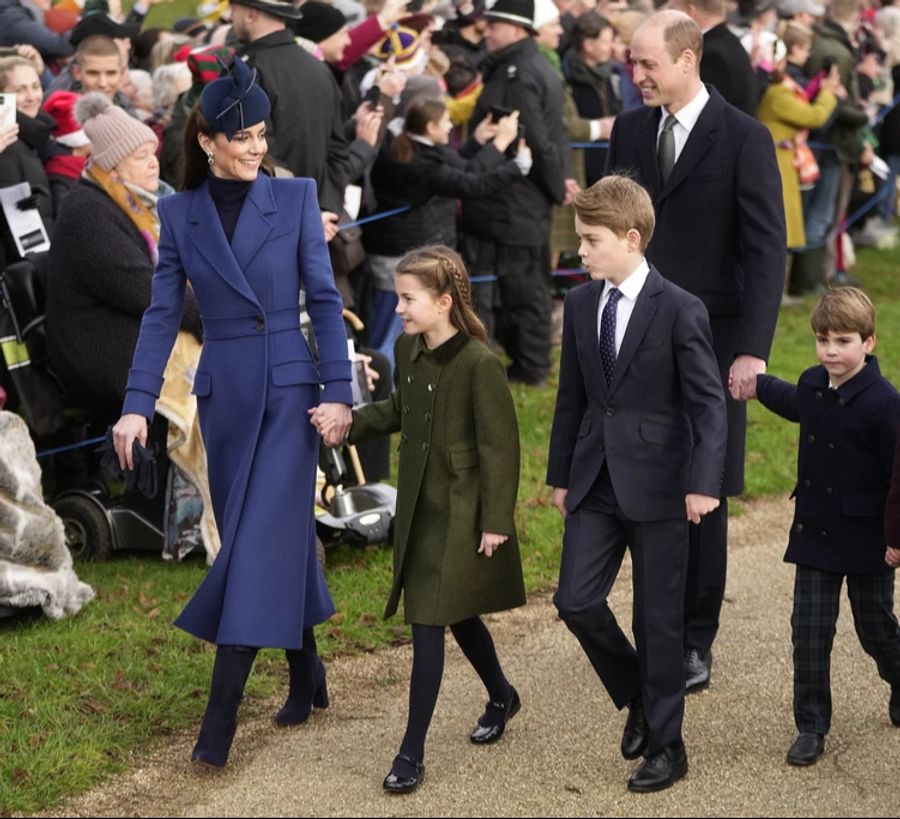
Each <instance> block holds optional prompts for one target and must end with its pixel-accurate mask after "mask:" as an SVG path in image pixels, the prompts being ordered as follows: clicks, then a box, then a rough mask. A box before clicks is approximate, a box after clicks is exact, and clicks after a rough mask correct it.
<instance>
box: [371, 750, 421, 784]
mask: <svg viewBox="0 0 900 819" xmlns="http://www.w3.org/2000/svg"><path fill="white" fill-rule="evenodd" d="M398 759H402V760H403V761H404V762H406V763H408V764H409V765H410V766H411V767H412V768H413V769H414V771H415V773H414V774H413V775H412V776H398V775H397V774H395V773H394V771H393V769H392V770H391V772H390V773H389V774H388V775H387V776H386V777H385V778H384V782H382V783H381V784H382V786H383V787H384V789H385V790H386V791H387V792H388V793H412V792H413V791H414V790H415V789H416V788H418V787H419V783H420V782H421V781H422V778H423V777H424V776H425V763H424V762H419V761H418V760H415V759H413V758H412V757H411V756H406V754H397V756H396V758H395V759H394V763H395V764H396V761H397V760H398Z"/></svg>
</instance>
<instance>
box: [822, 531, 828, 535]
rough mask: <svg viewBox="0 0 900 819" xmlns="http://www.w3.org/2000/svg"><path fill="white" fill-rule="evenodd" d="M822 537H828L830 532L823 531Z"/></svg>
mask: <svg viewBox="0 0 900 819" xmlns="http://www.w3.org/2000/svg"><path fill="white" fill-rule="evenodd" d="M822 537H828V532H826V531H825V530H824V529H823V530H822Z"/></svg>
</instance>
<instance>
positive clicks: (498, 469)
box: [350, 333, 525, 626]
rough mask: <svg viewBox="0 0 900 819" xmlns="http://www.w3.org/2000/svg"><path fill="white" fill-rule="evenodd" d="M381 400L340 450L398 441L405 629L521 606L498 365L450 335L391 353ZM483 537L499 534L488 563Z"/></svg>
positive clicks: (417, 339)
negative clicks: (387, 392) (385, 438)
mask: <svg viewBox="0 0 900 819" xmlns="http://www.w3.org/2000/svg"><path fill="white" fill-rule="evenodd" d="M395 358H396V361H397V376H396V378H395V384H396V386H395V388H394V391H393V393H391V397H390V398H388V399H387V400H385V401H379V402H377V403H374V404H367V405H365V406H363V407H360V408H358V409H355V410H354V412H353V426H352V428H351V430H350V440H351V442H355V441H361V440H366V439H369V438H374V437H378V436H381V435H388V434H390V433H392V432H400V446H399V453H400V455H399V465H398V474H397V513H396V516H395V518H394V581H393V586H392V588H391V593H390V597H389V598H388V602H387V606H386V608H385V612H384V616H385V617H390V616H391V615H392V614H394V612H396V610H397V605H398V602H399V599H400V592H401V591H402V592H403V594H404V613H405V618H406V622H407V623H418V624H422V625H434V626H446V625H451V624H453V623H458V622H460V621H461V620H465V619H467V618H469V617H474V616H476V615H479V614H485V613H487V612H492V611H502V610H504V609H509V608H514V607H516V606H521V605H523V604H524V603H525V587H524V582H523V579H522V565H521V560H520V557H519V545H518V540H517V538H516V528H515V521H514V512H515V506H516V494H517V491H518V485H519V434H518V427H517V424H516V412H515V407H514V406H513V402H512V397H511V396H510V393H509V387H508V386H507V383H506V375H505V372H504V369H503V363H502V362H501V361H500V359H499V358H497V357H496V356H495V355H494V354H493V353H492V352H491V351H490V350H489V349H488V348H487V347H486V346H485V345H484V344H482V343H481V342H478V341H474V340H472V339H470V338H468V337H467V336H465V335H464V334H463V333H457V334H456V335H455V336H454V337H453V338H451V339H450V340H449V341H446V342H445V343H444V344H442V345H440V347H438V348H436V349H435V350H429V349H428V348H427V347H426V346H425V343H424V340H423V337H422V336H421V335H415V336H409V335H402V336H400V338H399V339H398V340H397V344H396V347H395ZM482 532H491V533H495V534H503V535H509V540H507V541H506V542H505V543H504V544H503V545H501V546H500V548H499V549H498V550H497V551H496V552H495V553H494V555H493V556H492V557H490V558H487V557H485V556H484V555H480V554H478V546H479V544H480V542H481V534H482Z"/></svg>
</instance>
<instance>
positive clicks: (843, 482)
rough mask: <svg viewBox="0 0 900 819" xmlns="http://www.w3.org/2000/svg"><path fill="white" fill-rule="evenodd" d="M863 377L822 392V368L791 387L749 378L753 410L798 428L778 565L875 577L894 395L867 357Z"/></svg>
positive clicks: (882, 568)
mask: <svg viewBox="0 0 900 819" xmlns="http://www.w3.org/2000/svg"><path fill="white" fill-rule="evenodd" d="M866 362H867V363H866V366H865V367H863V369H862V372H860V373H858V374H857V375H855V376H854V377H853V378H851V379H850V380H849V381H846V382H845V383H844V384H841V386H840V387H838V388H837V389H829V387H828V372H827V371H826V370H825V368H824V367H821V366H819V367H811V368H810V369H808V370H807V371H806V372H804V373H803V375H801V376H800V380H799V381H798V382H797V384H796V385H794V384H789V383H788V382H786V381H781V380H780V379H778V378H775V377H774V376H771V375H760V376H757V378H756V390H757V397H758V398H759V401H760V403H761V404H762V405H763V406H765V407H767V408H768V409H770V410H772V412H774V413H777V414H778V415H780V416H781V417H782V418H787V420H788V421H794V422H797V421H799V422H800V449H799V452H798V456H797V485H796V486H795V487H794V491H793V493H792V495H791V497H793V498H795V499H796V508H795V511H794V522H793V523H792V524H791V535H790V540H789V541H788V548H787V552H786V553H785V556H784V559H785V561H786V562H788V563H796V564H798V565H800V566H810V567H812V568H814V569H821V570H823V571H826V572H834V573H836V574H880V573H882V572H888V571H890V568H889V567H888V566H887V564H886V563H885V562H884V548H885V537H884V512H885V502H886V500H887V494H888V487H889V485H890V480H891V466H892V463H893V455H894V446H895V444H896V440H897V423H898V421H900V395H898V394H897V390H895V389H894V388H893V386H891V384H890V382H888V380H887V379H885V378H883V377H882V376H881V371H880V370H879V368H878V360H877V359H876V358H875V357H874V356H867V357H866Z"/></svg>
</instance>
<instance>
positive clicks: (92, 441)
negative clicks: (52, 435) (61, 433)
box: [37, 435, 106, 459]
mask: <svg viewBox="0 0 900 819" xmlns="http://www.w3.org/2000/svg"><path fill="white" fill-rule="evenodd" d="M105 440H106V436H105V435H101V436H100V437H99V438H91V439H90V440H88V441H82V442H81V443H78V444H67V445H66V446H58V447H56V449H45V450H44V451H43V452H38V454H37V457H38V458H39V459H40V458H49V457H50V456H51V455H59V453H60V452H69V451H71V450H73V449H83V448H84V447H86V446H94V445H95V444H102V443H103V442H104V441H105Z"/></svg>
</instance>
